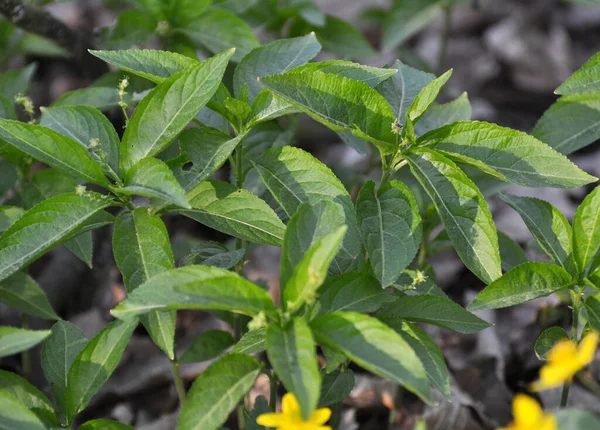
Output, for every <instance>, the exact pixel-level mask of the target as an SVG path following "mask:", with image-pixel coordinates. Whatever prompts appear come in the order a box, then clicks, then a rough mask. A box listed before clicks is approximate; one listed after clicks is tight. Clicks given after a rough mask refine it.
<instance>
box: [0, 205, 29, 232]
mask: <svg viewBox="0 0 600 430" xmlns="http://www.w3.org/2000/svg"><path fill="white" fill-rule="evenodd" d="M24 213H25V211H24V210H23V209H21V208H18V207H16V206H0V233H3V232H5V231H6V230H8V228H9V227H10V226H11V225H13V224H14V223H15V221H16V220H18V219H19V218H21V217H22V216H23V214H24Z"/></svg>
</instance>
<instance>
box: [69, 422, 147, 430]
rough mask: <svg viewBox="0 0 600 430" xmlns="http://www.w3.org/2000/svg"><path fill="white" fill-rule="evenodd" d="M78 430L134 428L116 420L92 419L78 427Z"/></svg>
mask: <svg viewBox="0 0 600 430" xmlns="http://www.w3.org/2000/svg"><path fill="white" fill-rule="evenodd" d="M79 430H135V429H134V428H133V427H131V426H128V425H127V424H123V423H120V422H117V421H112V420H93V421H88V422H86V423H84V424H82V425H81V427H79Z"/></svg>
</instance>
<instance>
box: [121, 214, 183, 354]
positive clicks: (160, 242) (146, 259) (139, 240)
mask: <svg viewBox="0 0 600 430" xmlns="http://www.w3.org/2000/svg"><path fill="white" fill-rule="evenodd" d="M112 243H113V254H114V256H115V261H116V263H117V267H118V268H119V270H120V271H121V274H122V275H123V282H124V284H125V287H126V288H127V291H128V292H129V293H131V292H132V291H133V290H135V289H136V288H138V287H139V286H140V285H142V284H143V283H145V282H146V281H148V280H149V279H150V278H152V277H154V276H156V275H158V274H159V273H163V272H166V271H169V270H171V269H174V268H175V260H174V258H173V251H172V250H171V243H170V240H169V234H168V232H167V228H166V227H165V224H164V223H163V221H162V220H161V219H160V217H158V216H156V215H150V214H148V210H147V209H146V208H138V209H135V210H134V211H130V212H124V213H122V214H121V215H119V217H118V218H117V221H116V223H115V230H114V233H113V240H112ZM140 319H141V321H142V323H143V324H144V327H146V329H147V330H148V332H149V334H150V336H151V337H152V340H153V341H154V343H156V345H157V346H158V347H160V348H161V349H162V350H163V351H165V353H166V354H167V355H168V356H169V357H170V358H171V359H172V358H173V357H174V351H173V347H174V346H173V344H174V339H175V312H151V313H149V314H148V315H144V316H143V317H141V318H140Z"/></svg>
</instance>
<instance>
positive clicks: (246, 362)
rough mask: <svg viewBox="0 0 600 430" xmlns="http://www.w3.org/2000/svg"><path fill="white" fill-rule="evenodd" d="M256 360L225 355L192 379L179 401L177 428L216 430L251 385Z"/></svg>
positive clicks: (255, 370)
mask: <svg viewBox="0 0 600 430" xmlns="http://www.w3.org/2000/svg"><path fill="white" fill-rule="evenodd" d="M259 372H260V363H259V362H258V361H256V360H255V359H254V358H252V357H250V356H248V355H241V354H228V355H226V356H224V357H223V358H221V359H220V360H218V361H216V362H214V363H213V364H211V365H210V366H209V367H208V368H207V369H206V370H205V371H204V372H203V373H202V374H201V375H200V376H198V378H196V381H194V384H193V385H192V388H190V391H189V393H188V397H187V399H186V400H185V402H183V406H182V408H181V414H180V415H179V422H178V423H177V430H216V429H218V428H220V427H221V425H222V424H223V423H224V422H225V421H226V420H227V417H229V413H230V412H231V411H232V410H233V409H234V408H235V407H236V405H237V404H238V402H239V401H240V400H241V399H242V397H244V394H246V393H247V392H248V391H250V389H251V388H252V386H253V385H254V381H255V380H256V377H257V376H258V374H259Z"/></svg>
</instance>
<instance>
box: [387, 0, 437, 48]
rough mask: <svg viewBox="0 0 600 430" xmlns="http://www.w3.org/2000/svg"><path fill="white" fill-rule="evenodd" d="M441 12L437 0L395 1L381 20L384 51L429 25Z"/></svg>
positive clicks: (401, 42) (398, 44)
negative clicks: (393, 5)
mask: <svg viewBox="0 0 600 430" xmlns="http://www.w3.org/2000/svg"><path fill="white" fill-rule="evenodd" d="M440 13H441V4H440V2H439V0H425V1H407V2H402V3H396V5H395V7H394V8H393V10H392V11H391V13H386V15H385V17H384V20H383V40H382V48H383V50H384V51H391V50H393V49H394V48H396V47H398V46H400V45H401V44H403V43H404V42H405V41H406V40H408V39H409V38H410V37H411V36H413V35H414V34H416V33H418V32H419V31H421V30H422V29H423V28H424V27H426V26H427V25H429V24H430V23H431V22H432V21H433V20H434V19H435V18H436V17H437V16H438V15H439V14H440Z"/></svg>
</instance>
